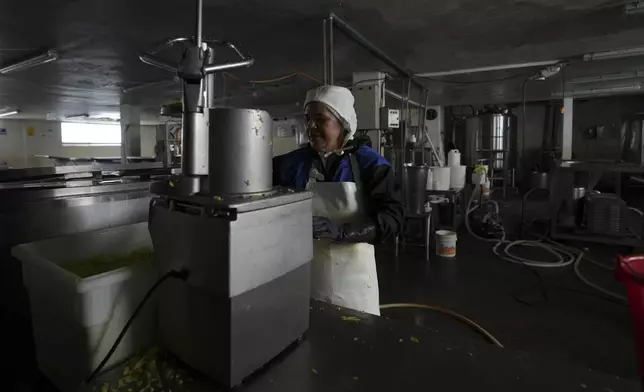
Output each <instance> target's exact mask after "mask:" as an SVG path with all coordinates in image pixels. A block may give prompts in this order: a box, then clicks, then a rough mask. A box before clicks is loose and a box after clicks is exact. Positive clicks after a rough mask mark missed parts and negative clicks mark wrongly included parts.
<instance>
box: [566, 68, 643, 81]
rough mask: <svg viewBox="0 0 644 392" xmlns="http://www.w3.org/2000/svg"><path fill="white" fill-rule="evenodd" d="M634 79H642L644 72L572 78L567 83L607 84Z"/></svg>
mask: <svg viewBox="0 0 644 392" xmlns="http://www.w3.org/2000/svg"><path fill="white" fill-rule="evenodd" d="M636 78H644V71H633V72H621V73H614V74H608V75H599V76H587V77H583V78H574V79H570V80H569V81H568V82H567V83H570V84H582V83H597V82H608V81H613V80H625V79H636Z"/></svg>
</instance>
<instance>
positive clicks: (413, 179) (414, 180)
mask: <svg viewBox="0 0 644 392" xmlns="http://www.w3.org/2000/svg"><path fill="white" fill-rule="evenodd" d="M428 173H429V167H428V166H427V165H415V164H413V163H406V164H404V165H403V174H402V175H403V183H404V184H405V190H404V193H405V205H406V206H407V212H408V213H409V214H411V215H424V214H425V200H426V193H427V191H426V189H427V175H428Z"/></svg>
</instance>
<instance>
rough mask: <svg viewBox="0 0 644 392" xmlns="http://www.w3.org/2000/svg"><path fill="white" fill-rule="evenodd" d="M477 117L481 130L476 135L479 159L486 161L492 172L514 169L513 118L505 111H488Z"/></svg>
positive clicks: (514, 119)
mask: <svg viewBox="0 0 644 392" xmlns="http://www.w3.org/2000/svg"><path fill="white" fill-rule="evenodd" d="M478 117H479V118H480V119H481V128H480V131H479V133H478V135H477V151H478V156H479V159H481V158H483V159H488V162H489V165H490V168H491V169H493V170H503V169H505V168H511V167H514V166H515V165H514V163H513V159H514V156H513V152H514V151H515V150H516V148H514V147H515V144H516V140H515V138H516V135H515V134H514V133H515V132H516V127H515V124H516V118H515V116H514V115H512V114H511V113H510V112H509V111H508V110H507V109H505V110H499V109H490V110H486V111H485V112H483V113H479V114H478ZM506 165H507V166H506Z"/></svg>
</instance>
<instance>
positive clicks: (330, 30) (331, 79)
mask: <svg viewBox="0 0 644 392" xmlns="http://www.w3.org/2000/svg"><path fill="white" fill-rule="evenodd" d="M327 28H328V46H329V54H328V58H329V84H333V83H334V75H333V74H334V72H333V71H334V70H333V18H329V22H328V23H327Z"/></svg>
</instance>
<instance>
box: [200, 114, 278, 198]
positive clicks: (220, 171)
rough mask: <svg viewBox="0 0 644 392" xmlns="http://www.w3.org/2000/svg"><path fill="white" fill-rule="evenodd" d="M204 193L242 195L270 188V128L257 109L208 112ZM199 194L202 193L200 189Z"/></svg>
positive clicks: (267, 117) (269, 118)
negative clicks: (205, 191)
mask: <svg viewBox="0 0 644 392" xmlns="http://www.w3.org/2000/svg"><path fill="white" fill-rule="evenodd" d="M209 120H210V125H209V156H210V158H209V170H208V192H207V193H209V194H211V195H217V196H223V195H244V194H256V193H262V192H267V191H270V190H271V189H272V188H273V166H272V163H271V162H272V159H273V132H272V130H273V125H272V121H273V120H272V118H271V116H270V115H269V114H268V112H265V111H262V110H257V109H232V108H216V109H210V113H209ZM202 192H203V190H202Z"/></svg>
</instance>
